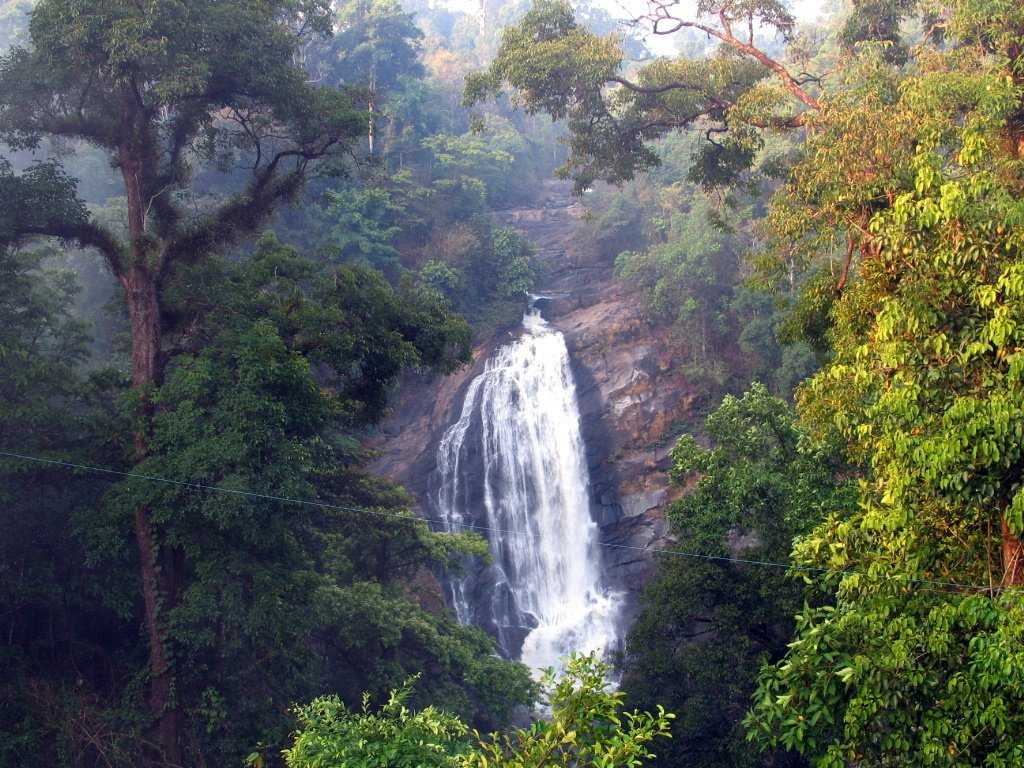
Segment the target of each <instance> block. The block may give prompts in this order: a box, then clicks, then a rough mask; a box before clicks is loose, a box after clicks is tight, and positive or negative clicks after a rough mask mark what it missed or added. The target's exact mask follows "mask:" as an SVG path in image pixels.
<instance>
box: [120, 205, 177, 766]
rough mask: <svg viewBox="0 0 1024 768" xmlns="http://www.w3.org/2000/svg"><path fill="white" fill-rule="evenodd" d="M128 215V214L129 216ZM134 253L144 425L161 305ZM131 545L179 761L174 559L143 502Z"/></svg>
mask: <svg viewBox="0 0 1024 768" xmlns="http://www.w3.org/2000/svg"><path fill="white" fill-rule="evenodd" d="M130 218H131V216H130ZM141 258H142V255H141V254H138V253H137V254H136V263H135V264H134V265H133V266H132V267H130V269H129V271H128V274H127V275H125V276H124V277H123V278H122V284H123V286H124V289H125V294H126V301H127V304H128V317H129V320H130V321H131V334H132V387H133V388H134V389H136V390H138V391H140V392H141V393H142V401H143V414H144V424H148V423H149V420H150V416H151V414H150V407H149V404H148V397H149V393H148V389H149V388H150V387H151V386H153V385H154V384H157V383H158V381H159V371H158V365H159V359H160V337H161V327H160V326H161V323H160V305H159V301H158V298H157V285H156V282H157V281H156V277H155V275H153V274H152V272H151V271H150V269H149V268H148V267H147V266H146V265H145V264H140V263H139V260H141ZM134 440H135V454H136V461H141V460H143V459H144V458H145V457H146V454H147V453H148V448H149V445H148V431H147V429H146V427H145V426H144V427H142V428H141V429H140V430H139V431H138V432H136V433H135V438H134ZM134 529H135V543H136V547H137V548H138V552H139V568H140V571H141V573H140V576H141V580H142V597H143V605H144V608H145V622H146V636H147V640H148V643H149V710H150V715H151V716H152V718H153V733H152V740H153V742H154V743H155V744H156V745H157V747H158V749H159V752H160V756H159V759H160V762H161V764H164V765H174V766H178V765H182V762H181V748H180V733H179V731H180V716H179V711H178V706H177V703H176V702H175V701H174V676H173V671H172V669H171V663H170V658H169V655H168V652H167V645H166V638H165V637H164V633H163V627H162V626H161V625H162V619H161V615H160V614H161V610H165V609H166V608H168V607H169V606H171V605H173V602H174V599H175V592H176V591H177V589H176V587H175V583H176V581H177V571H178V567H177V566H178V563H177V562H176V559H175V558H173V557H168V556H167V553H164V552H162V548H161V547H160V546H159V545H158V544H157V540H156V536H155V534H154V532H153V527H152V524H151V522H150V510H149V508H148V507H146V506H141V507H139V508H138V509H136V510H135V516H134Z"/></svg>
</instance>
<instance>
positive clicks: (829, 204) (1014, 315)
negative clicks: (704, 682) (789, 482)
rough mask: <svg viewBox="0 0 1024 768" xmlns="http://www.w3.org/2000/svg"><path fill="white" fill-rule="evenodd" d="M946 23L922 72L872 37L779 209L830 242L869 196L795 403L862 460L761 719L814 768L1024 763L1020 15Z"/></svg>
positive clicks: (779, 218)
mask: <svg viewBox="0 0 1024 768" xmlns="http://www.w3.org/2000/svg"><path fill="white" fill-rule="evenodd" d="M941 25H942V26H943V28H944V29H945V31H946V34H947V36H948V39H949V40H950V41H952V42H953V44H952V45H948V46H923V47H922V48H920V49H919V50H918V52H917V56H916V61H915V67H914V68H913V69H912V70H910V71H909V72H906V73H904V72H901V71H899V70H896V69H894V68H892V67H891V66H889V64H888V63H887V62H886V57H885V56H884V51H870V50H869V51H868V52H866V58H865V59H862V60H861V66H862V70H861V72H862V75H863V76H862V77H861V78H860V85H859V87H856V88H853V89H851V90H850V91H848V92H847V93H845V94H844V95H843V96H842V97H837V98H835V99H834V100H833V103H832V105H831V107H830V108H829V109H828V110H827V111H826V113H825V115H824V116H823V118H824V119H823V120H822V121H821V122H820V123H819V126H818V131H817V132H816V134H815V136H814V137H812V139H811V140H810V141H809V143H808V146H807V149H806V158H805V160H804V162H802V163H801V164H800V165H799V166H798V168H797V169H796V172H795V174H794V176H793V179H792V181H791V183H790V184H789V185H787V188H786V189H785V190H784V193H783V195H782V196H780V198H779V199H778V201H777V205H776V208H775V211H774V214H773V217H774V218H773V222H774V223H775V224H776V226H777V228H778V229H777V232H778V234H779V238H780V240H782V241H783V242H784V243H786V244H789V245H796V246H798V247H810V248H813V244H814V243H816V242H821V241H822V240H824V239H827V238H829V237H830V236H831V235H832V233H833V232H834V231H835V229H837V228H840V227H843V226H844V222H845V221H847V220H848V219H849V217H850V216H851V215H852V214H854V213H855V212H861V211H865V212H866V213H867V216H866V219H865V220H864V227H863V232H862V233H861V235H860V237H861V240H862V242H863V243H864V248H863V250H862V256H861V258H860V260H859V263H858V264H857V269H856V273H855V277H856V279H854V280H852V281H851V282H850V284H849V285H848V286H847V287H846V289H845V290H844V291H843V293H842V295H841V297H840V298H839V299H838V300H837V301H836V303H835V305H834V306H833V307H832V310H831V319H832V328H831V339H832V343H833V347H834V355H835V357H834V360H833V361H832V363H831V364H830V365H828V366H827V367H826V368H825V369H824V370H823V371H822V372H821V373H820V374H819V375H817V376H816V377H814V378H813V379H811V380H810V381H809V382H808V383H807V384H806V385H805V387H804V389H803V390H802V392H801V394H800V398H799V402H800V410H801V417H802V420H803V422H804V424H805V425H807V426H808V427H809V428H810V429H811V430H812V431H813V433H815V434H817V435H820V436H823V437H828V438H830V439H838V440H840V441H842V442H843V443H844V444H846V446H847V451H848V454H849V456H850V457H851V459H852V461H853V462H854V463H855V464H856V465H859V466H860V467H862V471H863V480H862V482H861V485H860V492H859V499H858V504H857V507H856V508H855V509H854V510H853V511H852V512H851V513H850V514H841V513H836V514H832V515H829V516H828V517H827V518H826V520H825V521H824V522H823V523H822V524H821V525H820V526H819V527H818V528H817V529H816V530H815V531H814V532H812V533H811V534H810V535H808V536H807V537H806V538H804V539H802V540H800V541H799V542H798V544H797V547H796V550H795V556H796V557H797V559H798V560H799V561H800V562H802V563H805V564H808V565H813V566H816V567H823V568H830V569H833V573H832V574H830V575H829V576H827V577H824V578H823V579H822V584H823V585H824V587H825V588H827V589H829V590H831V591H833V592H834V593H835V596H836V597H835V604H834V605H832V606H827V607H821V608H805V609H804V610H803V611H802V612H801V614H800V616H799V617H798V619H797V625H798V626H797V633H796V637H795V639H794V641H793V643H792V644H791V646H790V650H789V652H788V653H787V654H786V656H785V657H784V658H783V659H782V660H781V661H780V662H779V664H778V665H777V666H773V667H770V668H769V669H767V670H766V671H765V673H764V677H763V679H762V681H761V685H760V690H759V693H758V696H757V699H756V703H755V706H754V709H753V710H752V713H751V715H750V717H749V721H748V722H749V725H750V727H751V729H752V731H753V733H754V735H755V736H756V738H758V739H759V740H761V741H762V743H764V744H768V745H783V746H786V747H789V748H791V749H794V750H798V751H801V752H803V753H804V754H806V755H807V756H808V757H809V758H811V760H812V762H813V763H814V764H815V765H819V766H843V765H851V764H856V765H863V766H889V765H921V766H973V765H992V766H1010V765H1019V764H1021V763H1022V762H1024V747H1022V745H1024V716H1022V712H1024V651H1022V648H1024V644H1022V640H1024V631H1022V626H1024V624H1022V621H1021V618H1022V614H1024V600H1022V594H1024V593H1022V591H1021V589H1022V587H1024V568H1022V566H1021V563H1022V549H1021V536H1022V534H1024V490H1022V471H1024V450H1022V440H1021V436H1022V434H1024V409H1022V403H1024V389H1022V381H1024V379H1022V376H1021V373H1022V370H1024V367H1022V365H1024V358H1022V356H1021V349H1022V347H1024V330H1022V329H1024V315H1022V308H1024V206H1022V203H1021V190H1022V189H1024V141H1022V137H1024V76H1022V72H1024V56H1022V51H1024V9H1022V8H1021V6H1020V4H1019V3H1000V2H994V3H993V2H986V1H985V0H960V2H957V3H954V4H952V6H951V7H950V8H949V9H948V13H947V15H945V16H944V17H943V18H942V20H941ZM865 125H871V126H872V130H871V131H865V130H864V126H865ZM794 236H796V237H794Z"/></svg>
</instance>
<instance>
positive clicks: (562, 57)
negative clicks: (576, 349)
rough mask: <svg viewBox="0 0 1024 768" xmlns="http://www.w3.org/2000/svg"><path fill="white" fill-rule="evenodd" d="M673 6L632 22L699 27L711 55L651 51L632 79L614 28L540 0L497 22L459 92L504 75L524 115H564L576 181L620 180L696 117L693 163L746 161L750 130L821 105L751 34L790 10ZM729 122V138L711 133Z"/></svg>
mask: <svg viewBox="0 0 1024 768" xmlns="http://www.w3.org/2000/svg"><path fill="white" fill-rule="evenodd" d="M678 8H679V6H678V4H677V3H674V2H655V3H652V4H651V10H650V12H649V13H648V14H647V15H645V16H643V17H641V18H639V19H637V20H636V21H637V23H639V22H649V23H650V24H651V25H652V29H653V32H654V33H655V34H665V35H670V34H673V33H675V32H678V31H680V30H691V29H692V30H696V31H699V32H701V33H704V34H705V35H707V36H708V37H710V38H713V39H715V40H717V41H719V42H720V43H721V44H722V45H721V48H720V49H719V50H718V51H716V52H715V53H714V55H712V56H710V57H708V58H700V59H686V58H680V59H676V60H670V59H659V60H656V61H654V62H652V63H650V64H647V65H645V66H643V67H641V68H640V69H639V70H638V71H637V73H636V76H635V77H634V78H633V79H629V78H627V77H625V76H624V74H623V72H622V69H623V64H624V61H625V58H626V55H625V54H624V52H623V51H622V48H621V45H620V41H619V40H618V39H617V38H616V37H614V36H606V37H600V36H598V35H595V34H594V33H592V32H590V31H589V30H587V29H586V28H585V27H584V26H582V25H581V24H579V23H578V22H577V20H576V19H575V17H574V14H573V10H572V8H571V7H570V6H569V5H568V4H567V3H564V2H561V0H540V1H539V2H537V3H536V4H535V5H534V7H533V8H532V9H531V11H530V12H529V13H528V14H526V16H525V17H524V18H523V20H522V21H521V22H520V23H519V24H517V25H516V26H513V27H508V28H507V29H506V30H505V31H504V32H503V35H502V42H501V47H500V48H499V50H498V53H497V55H496V56H495V58H494V61H493V62H492V63H491V65H490V66H489V67H488V68H487V70H485V71H484V72H479V73H475V74H474V75H472V76H470V77H469V78H467V80H466V91H465V101H466V103H467V104H468V105H472V104H475V103H478V102H480V101H482V100H484V99H486V98H488V97H491V96H494V95H496V94H498V93H500V92H501V90H502V88H504V87H505V86H506V85H508V86H511V87H512V88H513V89H515V97H514V103H516V104H518V105H520V106H522V107H524V108H525V109H526V110H527V111H528V112H530V113H531V114H532V113H535V112H546V113H548V114H549V115H551V116H552V117H553V118H556V119H566V120H567V125H568V128H569V134H570V136H569V148H570V155H569V158H568V160H567V161H566V163H565V165H564V166H563V167H562V169H561V171H560V172H561V173H562V174H563V175H566V176H571V177H572V178H573V179H574V180H575V182H576V189H577V191H578V192H580V191H583V190H584V189H587V188H588V187H590V186H591V185H592V183H593V182H594V181H595V180H597V179H604V180H607V181H611V182H621V181H624V180H627V179H630V178H632V177H633V175H634V174H635V173H637V172H638V171H642V170H645V169H649V168H651V167H653V166H655V165H657V163H658V157H657V154H656V153H655V152H654V150H653V149H652V148H651V147H650V146H649V142H651V141H652V140H654V139H657V138H660V137H662V136H665V135H667V134H669V133H672V132H673V131H677V130H680V129H683V128H689V127H691V126H695V125H699V126H701V127H702V130H704V131H706V136H707V139H708V140H707V142H706V143H705V144H704V146H703V149H702V151H703V153H705V154H706V155H707V156H708V158H710V160H705V161H703V162H700V163H698V164H697V166H696V167H697V168H705V167H706V168H712V169H713V168H716V167H718V166H721V165H722V163H723V162H725V163H727V164H731V165H734V166H737V165H738V168H739V169H743V168H745V167H746V165H747V164H749V161H750V159H751V158H752V156H753V150H755V149H758V148H760V146H761V140H760V138H759V135H758V133H757V131H758V129H760V128H783V127H795V126H798V125H802V124H803V122H804V120H805V118H806V114H805V112H804V111H800V110H811V111H816V110H818V109H819V108H820V106H821V105H820V102H819V100H818V97H817V96H815V95H813V93H812V91H811V90H810V85H812V84H813V83H814V82H816V79H815V78H813V77H810V78H808V77H805V76H804V75H794V74H793V73H791V72H790V71H789V70H788V69H787V68H786V67H785V66H784V65H783V64H782V63H781V62H780V61H779V60H778V59H776V58H773V57H772V56H770V55H769V54H768V53H766V52H765V50H763V49H762V48H761V47H758V45H757V44H756V41H755V38H754V32H753V30H754V28H755V27H761V26H763V27H766V28H768V29H770V30H773V31H775V32H777V33H778V34H780V35H782V36H783V38H784V39H788V38H789V37H790V36H791V35H792V32H793V29H794V25H795V20H794V18H793V17H792V16H791V15H790V14H789V12H788V11H787V10H786V9H785V7H784V6H783V5H782V4H781V3H778V2H775V0H764V1H763V2H754V3H750V2H738V1H733V0H730V1H729V2H723V3H716V4H711V3H699V4H698V6H697V11H696V15H695V16H694V17H693V18H689V17H680V16H678V15H677V13H678V10H677V9H678ZM740 30H742V31H740ZM766 77H768V78H771V80H770V81H765V78H766ZM794 105H796V108H794ZM726 130H731V133H730V135H729V138H728V140H727V144H726V145H723V144H722V143H720V142H714V141H711V136H712V134H714V133H716V132H724V131H726ZM725 156H728V157H729V158H730V159H728V160H726V159H723V158H724V157H725ZM737 158H739V160H738V161H737ZM708 180H710V181H715V180H716V179H711V178H709V179H708Z"/></svg>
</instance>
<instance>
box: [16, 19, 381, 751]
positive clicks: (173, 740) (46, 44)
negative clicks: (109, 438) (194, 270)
mask: <svg viewBox="0 0 1024 768" xmlns="http://www.w3.org/2000/svg"><path fill="white" fill-rule="evenodd" d="M86 5H87V7H86V6H84V5H83V4H82V3H81V2H80V0H42V1H41V2H40V3H38V4H37V5H36V7H35V8H34V9H33V12H32V18H31V22H30V27H29V34H30V39H31V44H30V46H29V47H18V48H15V49H14V50H13V51H12V52H11V53H9V54H8V55H6V56H5V57H4V58H3V59H2V60H0V138H2V139H3V140H4V141H6V142H7V143H8V144H9V145H10V146H12V147H14V148H16V149H19V148H20V149H25V148H28V149H32V148H36V147H38V146H39V144H40V141H41V140H42V139H43V138H54V139H68V140H76V141H82V142H85V143H87V144H90V145H93V146H95V147H98V148H100V149H102V150H103V151H105V152H106V153H107V154H108V155H109V157H110V160H111V163H112V164H113V165H114V166H115V167H117V169H118V170H119V171H120V173H121V177H122V179H123V182H124V191H125V195H126V201H127V218H126V220H125V221H124V236H123V237H121V236H119V235H118V234H117V233H115V232H114V231H112V230H110V229H108V228H105V227H103V226H101V225H100V224H99V223H97V222H96V221H95V220H93V219H92V218H91V217H90V216H89V215H88V214H87V213H86V211H85V209H84V207H83V206H82V205H81V204H80V203H78V202H77V200H76V199H75V196H74V187H73V184H72V183H71V182H70V180H68V179H67V178H66V177H63V176H62V175H61V174H60V172H59V170H58V169H56V168H55V167H50V166H38V167H37V168H35V169H32V170H31V171H29V173H28V174H27V175H26V176H25V177H16V176H13V175H11V174H10V173H5V174H4V175H3V177H2V182H3V184H2V186H0V197H2V198H3V200H4V202H5V203H6V205H5V208H6V210H7V211H8V212H9V213H10V215H9V216H7V217H6V218H5V221H4V227H3V229H2V231H0V241H2V242H5V243H12V242H19V241H23V240H25V239H28V238H32V237H39V236H53V237H59V238H62V239H64V240H67V241H71V242H74V243H76V244H77V245H80V246H82V247H88V248H93V249H96V250H98V251H100V252H101V253H102V254H103V256H104V257H105V259H106V261H107V263H108V265H109V267H110V269H111V271H112V272H113V273H114V275H115V276H116V277H117V279H118V281H119V283H120V284H121V286H122V288H123V290H124V298H125V303H126V306H127V309H128V315H129V318H130V323H131V360H132V369H131V380H132V386H133V388H134V389H135V391H136V393H137V395H138V399H139V402H140V404H141V406H142V413H143V417H142V419H141V421H140V422H139V426H138V428H137V429H136V432H135V440H134V443H135V445H134V449H135V454H136V458H137V460H139V461H142V460H144V459H145V457H146V456H147V453H148V446H149V439H150V431H151V430H150V423H151V420H152V411H153V408H152V404H151V402H150V395H151V393H152V390H153V388H154V387H156V386H159V385H160V383H161V381H162V379H163V374H164V369H165V367H166V365H167V361H168V358H169V356H170V354H171V352H170V350H169V348H168V346H167V344H166V339H165V335H166V333H167V331H168V330H169V329H168V327H167V324H166V320H165V317H164V314H163V312H164V310H163V300H162V290H163V286H164V285H165V284H166V283H167V281H168V280H169V279H170V278H171V277H173V275H174V273H175V272H176V271H177V270H178V269H180V268H182V267H183V266H186V265H189V264H193V263H196V262H201V261H202V260H204V259H206V258H208V257H209V256H210V254H211V253H212V252H213V251H214V250H216V249H218V248H223V247H226V246H228V245H230V244H232V243H234V242H236V241H237V240H238V239H239V238H241V237H243V236H245V235H247V234H249V233H251V232H252V231H253V230H254V229H255V228H256V227H257V226H258V224H259V223H261V222H262V221H264V220H265V219H266V217H267V216H268V215H269V214H270V213H271V212H272V211H273V210H274V209H275V208H276V207H277V206H279V205H280V204H282V203H283V202H286V201H288V200H289V199H291V198H292V197H293V196H294V195H295V193H296V192H297V191H298V190H299V188H300V187H301V185H302V182H303V181H304V179H305V178H306V176H307V174H308V172H309V170H310V167H311V164H313V163H315V162H316V161H317V160H319V159H321V158H325V157H328V156H329V155H332V154H334V153H337V152H338V151H340V150H343V149H345V148H346V146H347V145H348V144H349V143H350V142H351V141H352V139H353V137H354V136H356V135H358V134H359V133H361V130H362V127H363V125H364V122H365V121H364V118H363V117H362V116H361V115H359V114H358V113H357V112H356V110H355V109H354V108H353V104H352V100H351V98H350V97H349V95H347V94H346V93H343V92H340V91H333V90H329V89H325V88H318V87H314V86H311V85H310V84H309V83H308V82H307V80H306V76H305V73H304V71H303V70H302V69H301V68H299V67H297V66H295V64H294V63H293V61H294V59H295V53H296V51H297V50H298V46H299V41H300V39H301V37H302V36H304V35H305V34H307V33H309V32H312V31H316V32H321V33H322V32H326V31H328V29H329V24H330V19H329V14H328V9H327V7H326V6H325V5H324V4H323V3H322V2H319V1H318V0H298V1H295V2H292V1H291V0H277V1H274V2H260V3H254V2H249V0H232V2H228V3H224V2H212V1H211V0H190V1H189V2H182V3H163V2H154V3H148V4H142V5H126V4H124V3H121V2H115V1H113V0H111V1H109V2H100V3H88V4H86ZM215 155H216V156H219V157H221V158H222V159H223V160H227V159H229V158H231V157H232V156H239V157H240V158H243V159H244V161H245V162H248V163H249V165H250V167H251V171H250V173H249V180H248V183H247V184H246V186H245V188H244V190H242V191H240V192H238V194H237V195H235V196H234V197H232V198H231V199H229V200H227V201H225V202H224V203H222V204H221V205H219V206H218V207H216V208H215V209H214V210H212V211H210V212H209V213H207V214H204V215H200V216H198V217H192V216H189V215H188V214H187V213H186V211H185V210H184V209H183V208H182V207H181V206H180V205H179V204H178V202H177V199H176V194H177V193H178V192H179V191H180V190H181V189H183V188H185V187H186V186H187V184H188V179H189V173H190V167H191V164H192V161H193V159H194V158H203V157H213V156H215ZM34 180H38V181H43V182H46V183H48V184H49V185H50V187H49V191H48V192H46V193H45V194H44V195H43V197H42V201H43V202H44V203H45V205H43V206H38V205H36V204H35V203H36V200H37V198H31V197H28V198H26V197H24V196H23V195H21V193H20V188H21V187H23V186H24V184H25V183H26V181H34ZM134 529H135V537H136V540H137V551H138V558H139V568H140V580H141V584H142V592H143V595H144V598H145V600H144V602H145V613H146V626H147V634H148V639H149V653H150V674H149V678H150V694H149V703H150V712H151V715H152V717H153V719H154V721H155V723H156V734H155V740H156V741H157V743H158V744H159V748H160V751H161V752H162V754H163V758H164V759H165V760H167V761H169V762H171V763H175V764H177V763H180V756H181V752H180V743H179V735H180V734H179V730H180V725H179V723H180V712H179V710H178V708H177V707H176V706H175V704H174V673H173V664H172V660H171V659H170V658H169V657H168V656H167V653H166V633H167V626H166V622H165V616H164V614H165V613H166V611H167V610H169V609H171V608H173V604H174V598H175V595H176V594H177V588H176V584H177V582H178V580H179V579H180V570H181V568H182V567H183V560H184V557H185V553H184V551H183V550H182V549H181V547H180V546H177V547H176V546H174V545H172V544H171V543H170V542H168V541H166V540H165V539H164V538H162V537H161V535H160V531H159V530H157V529H156V528H155V527H154V523H153V520H152V519H151V511H150V510H149V509H147V508H146V507H145V506H140V507H139V508H138V509H136V510H135V512H134Z"/></svg>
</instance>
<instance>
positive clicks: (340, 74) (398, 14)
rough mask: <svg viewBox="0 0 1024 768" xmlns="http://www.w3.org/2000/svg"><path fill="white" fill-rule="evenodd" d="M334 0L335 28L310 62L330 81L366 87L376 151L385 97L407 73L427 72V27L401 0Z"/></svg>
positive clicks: (312, 53)
mask: <svg viewBox="0 0 1024 768" xmlns="http://www.w3.org/2000/svg"><path fill="white" fill-rule="evenodd" d="M333 5H334V7H335V8H336V11H337V22H336V27H335V34H334V36H333V37H332V38H331V39H330V40H328V41H326V42H322V43H320V44H318V45H316V46H315V47H313V48H312V49H311V50H310V52H309V58H308V65H309V67H310V68H311V69H312V70H313V71H314V72H315V73H316V74H317V76H318V77H319V78H322V79H323V80H324V81H325V82H329V83H332V84H334V85H347V86H350V87H357V88H360V89H362V93H363V96H364V98H365V99H366V109H367V113H368V116H367V120H368V126H367V134H366V135H367V140H368V142H369V149H370V154H371V155H372V154H373V152H374V144H375V140H376V122H377V114H378V111H379V107H380V103H381V101H382V100H383V97H384V96H386V95H387V94H389V93H391V92H392V91H394V90H396V89H397V86H398V85H399V83H400V82H401V80H402V79H403V78H408V77H413V78H414V77H420V76H422V75H423V65H422V64H421V63H420V60H419V53H420V45H421V40H422V39H423V33H422V32H421V31H420V30H419V27H417V26H416V23H415V21H414V20H413V14H411V13H406V12H405V11H404V10H403V9H402V5H401V3H399V2H397V0H343V1H342V2H336V3H334V4H333Z"/></svg>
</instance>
